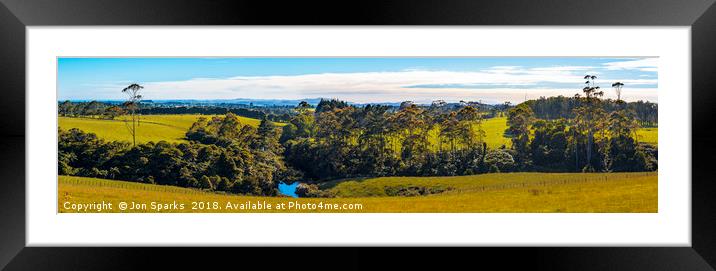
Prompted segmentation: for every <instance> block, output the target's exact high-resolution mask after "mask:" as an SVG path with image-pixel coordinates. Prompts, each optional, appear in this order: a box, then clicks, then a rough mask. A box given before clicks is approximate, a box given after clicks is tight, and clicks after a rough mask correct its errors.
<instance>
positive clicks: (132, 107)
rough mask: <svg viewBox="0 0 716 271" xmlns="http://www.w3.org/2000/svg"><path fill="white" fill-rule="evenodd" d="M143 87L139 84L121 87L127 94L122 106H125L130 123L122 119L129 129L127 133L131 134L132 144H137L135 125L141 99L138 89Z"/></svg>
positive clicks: (137, 121) (137, 120) (137, 119)
mask: <svg viewBox="0 0 716 271" xmlns="http://www.w3.org/2000/svg"><path fill="white" fill-rule="evenodd" d="M143 88H144V87H143V86H140V85H139V84H131V85H129V86H127V87H126V88H124V89H122V93H125V94H127V101H125V102H124V106H125V107H126V108H127V110H128V112H129V116H130V120H131V121H132V124H131V125H130V124H129V123H128V122H127V121H128V120H127V119H126V118H125V119H124V123H125V124H126V125H127V129H129V133H130V134H132V146H136V145H137V125H138V123H139V117H138V115H137V110H138V109H139V102H140V101H141V100H142V95H139V91H140V90H142V89H143Z"/></svg>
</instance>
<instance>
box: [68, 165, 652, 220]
mask: <svg viewBox="0 0 716 271" xmlns="http://www.w3.org/2000/svg"><path fill="white" fill-rule="evenodd" d="M322 186H323V188H325V189H328V190H330V191H333V192H334V193H336V195H337V196H338V197H337V198H299V199H294V198H286V197H255V196H237V195H226V194H218V193H211V192H205V191H200V190H197V189H188V188H180V187H172V186H160V185H151V184H141V183H132V182H122V181H113V180H103V179H93V178H83V177H70V176H60V177H59V189H58V211H59V212H75V210H72V209H65V208H64V207H65V206H66V205H67V204H82V203H96V202H101V201H105V202H109V203H112V205H113V206H115V207H114V209H112V210H105V212H123V211H120V210H118V209H117V208H116V206H118V204H119V202H120V201H124V202H134V203H144V204H146V206H148V207H147V208H148V209H141V210H131V211H124V212H366V213H398V212H428V213H434V212H438V213H463V212H486V213H490V212H508V213H525V212H529V213H533V212H570V213H592V212H598V213H613V212H618V213H625V212H626V213H629V212H639V213H642V212H646V213H654V212H657V211H658V200H657V195H658V193H657V173H655V172H652V173H590V174H582V173H496V174H483V175H473V176H459V177H390V178H370V179H362V180H347V181H345V180H344V181H340V182H339V181H335V182H332V183H327V184H324V185H322ZM410 186H420V187H441V188H444V189H445V192H442V193H439V194H431V195H426V196H413V197H406V196H386V193H385V191H386V190H387V189H389V188H395V187H410ZM152 202H155V203H161V204H162V205H163V204H165V203H174V202H176V203H177V204H184V206H185V209H182V210H174V209H165V210H159V211H157V210H152V209H151V206H152V204H151V203H152ZM198 202H204V204H209V205H212V204H213V202H217V206H219V208H211V209H206V208H204V209H201V208H197V209H192V207H199V205H196V206H195V204H194V203H198ZM254 202H266V203H269V204H272V205H273V206H276V205H278V204H281V203H284V204H286V205H287V206H288V205H289V204H291V203H292V202H293V203H297V204H306V203H313V204H316V206H318V204H321V206H329V205H330V206H340V207H342V208H351V207H352V208H353V209H336V207H333V208H331V209H329V210H326V209H323V210H320V208H319V209H316V208H313V209H310V208H308V209H293V210H277V209H275V208H274V209H271V210H266V209H263V210H241V209H227V208H226V205H227V203H228V204H232V203H233V204H234V205H233V206H236V205H235V204H243V203H254ZM344 204H351V205H344ZM358 205H359V206H360V208H358V207H356V206H358Z"/></svg>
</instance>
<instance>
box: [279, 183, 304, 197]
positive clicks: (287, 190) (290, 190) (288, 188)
mask: <svg viewBox="0 0 716 271" xmlns="http://www.w3.org/2000/svg"><path fill="white" fill-rule="evenodd" d="M299 183H300V182H293V183H292V184H286V183H284V182H280V183H278V192H279V193H281V194H284V195H286V196H291V197H294V198H298V195H296V186H298V184H299Z"/></svg>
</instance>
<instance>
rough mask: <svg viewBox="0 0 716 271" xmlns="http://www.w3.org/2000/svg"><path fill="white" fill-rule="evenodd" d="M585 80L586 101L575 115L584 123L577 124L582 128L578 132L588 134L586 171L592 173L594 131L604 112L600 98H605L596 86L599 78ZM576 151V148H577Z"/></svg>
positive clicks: (583, 90) (585, 77) (591, 77)
mask: <svg viewBox="0 0 716 271" xmlns="http://www.w3.org/2000/svg"><path fill="white" fill-rule="evenodd" d="M584 79H587V81H586V82H585V83H584V84H585V87H584V88H583V89H582V92H583V93H584V96H585V97H584V99H585V101H586V102H585V103H584V105H583V106H581V107H579V108H577V109H575V110H577V111H575V114H576V115H578V116H577V117H578V118H579V117H581V118H582V121H581V123H580V122H577V123H578V125H579V124H581V125H580V126H578V127H577V130H579V129H580V128H581V129H585V130H586V132H587V146H586V149H587V165H586V167H585V169H586V171H591V170H592V169H593V166H592V144H593V142H594V131H595V128H596V126H597V124H598V123H597V122H599V121H600V120H599V118H597V115H603V113H604V110H602V109H601V108H600V107H599V102H600V100H599V97H602V96H604V91H601V90H599V89H600V88H599V86H597V85H596V83H595V80H596V79H597V76H595V75H585V76H584ZM575 150H576V148H575Z"/></svg>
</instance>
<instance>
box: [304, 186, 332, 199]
mask: <svg viewBox="0 0 716 271" xmlns="http://www.w3.org/2000/svg"><path fill="white" fill-rule="evenodd" d="M296 195H298V196H299V197H302V198H332V197H334V195H333V194H331V193H330V192H328V191H325V190H321V189H319V188H318V186H317V185H315V184H305V183H301V184H299V185H297V186H296Z"/></svg>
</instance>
